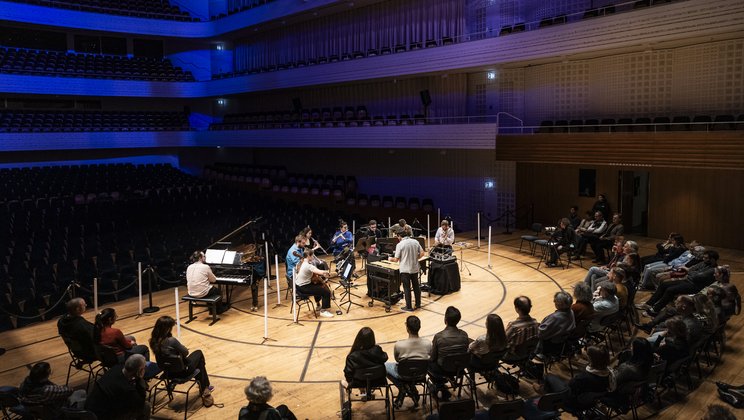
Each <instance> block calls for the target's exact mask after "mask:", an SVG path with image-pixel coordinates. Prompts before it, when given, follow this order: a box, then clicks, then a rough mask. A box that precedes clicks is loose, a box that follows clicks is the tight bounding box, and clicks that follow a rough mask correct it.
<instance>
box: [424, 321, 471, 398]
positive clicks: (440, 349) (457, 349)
mask: <svg viewBox="0 0 744 420" xmlns="http://www.w3.org/2000/svg"><path fill="white" fill-rule="evenodd" d="M461 317H462V315H461V314H460V310H459V309H457V308H455V307H454V306H449V307H447V309H446V310H445V311H444V323H445V325H446V326H445V327H444V329H443V330H442V331H440V332H438V333H436V334H434V339H433V340H432V343H431V358H430V363H429V374H430V376H431V380H432V382H433V383H434V387H435V389H433V390H432V392H433V393H435V394H437V396H438V397H439V398H440V399H442V400H448V399H449V397H450V393H449V391H448V390H447V389H446V388H445V387H444V382H445V380H446V376H447V375H449V374H452V373H453V372H452V369H451V366H445V365H444V359H445V357H447V356H450V355H454V354H461V353H466V352H467V351H468V345H469V344H470V340H469V339H468V333H466V332H465V331H463V330H461V329H459V328H457V323H458V322H460V318H461Z"/></svg>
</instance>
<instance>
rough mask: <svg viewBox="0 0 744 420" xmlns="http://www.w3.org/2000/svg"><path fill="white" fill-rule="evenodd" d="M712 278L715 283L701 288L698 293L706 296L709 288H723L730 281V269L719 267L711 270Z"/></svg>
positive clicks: (723, 266) (724, 266) (726, 266)
mask: <svg viewBox="0 0 744 420" xmlns="http://www.w3.org/2000/svg"><path fill="white" fill-rule="evenodd" d="M713 278H714V279H715V281H714V282H713V283H711V284H710V286H706V287H703V288H702V289H701V290H700V292H699V293H701V294H707V291H708V288H710V287H721V288H723V287H724V286H726V285H727V284H730V281H731V268H730V267H729V266H728V265H719V266H718V267H716V268H715V270H713Z"/></svg>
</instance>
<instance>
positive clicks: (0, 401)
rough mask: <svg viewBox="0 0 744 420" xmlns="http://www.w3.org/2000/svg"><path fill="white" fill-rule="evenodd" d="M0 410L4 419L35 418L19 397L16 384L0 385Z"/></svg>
mask: <svg viewBox="0 0 744 420" xmlns="http://www.w3.org/2000/svg"><path fill="white" fill-rule="evenodd" d="M0 410H2V413H3V420H6V419H7V420H11V419H25V418H34V416H33V415H32V414H31V413H30V412H29V411H28V410H27V409H26V407H24V406H23V404H21V401H20V400H19V399H18V388H16V387H14V386H2V387H0Z"/></svg>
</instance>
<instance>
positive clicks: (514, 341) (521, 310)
mask: <svg viewBox="0 0 744 420" xmlns="http://www.w3.org/2000/svg"><path fill="white" fill-rule="evenodd" d="M514 310H515V311H516V312H517V319H515V320H514V321H511V322H509V324H508V325H507V326H506V348H507V352H506V354H505V355H504V357H503V358H502V359H503V360H504V361H505V362H507V363H509V361H513V360H518V359H520V358H522V357H526V356H527V354H521V353H520V351H519V350H520V349H521V347H522V345H523V344H524V343H526V342H528V341H530V340H532V339H536V338H537V330H538V327H539V326H540V323H539V322H537V320H536V319H535V318H533V317H531V316H530V311H531V310H532V301H531V300H530V298H528V297H527V296H518V297H516V298H515V299H514Z"/></svg>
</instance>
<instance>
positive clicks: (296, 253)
mask: <svg viewBox="0 0 744 420" xmlns="http://www.w3.org/2000/svg"><path fill="white" fill-rule="evenodd" d="M304 247H305V237H304V236H302V235H297V236H295V243H294V245H292V246H291V247H290V248H289V251H287V256H286V257H284V262H285V263H286V264H287V285H288V286H289V287H290V288H291V287H292V273H294V271H295V267H297V264H299V263H300V260H302V250H303V248H304Z"/></svg>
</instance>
